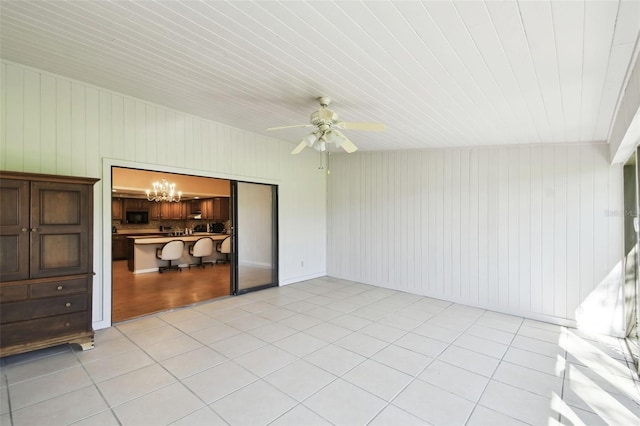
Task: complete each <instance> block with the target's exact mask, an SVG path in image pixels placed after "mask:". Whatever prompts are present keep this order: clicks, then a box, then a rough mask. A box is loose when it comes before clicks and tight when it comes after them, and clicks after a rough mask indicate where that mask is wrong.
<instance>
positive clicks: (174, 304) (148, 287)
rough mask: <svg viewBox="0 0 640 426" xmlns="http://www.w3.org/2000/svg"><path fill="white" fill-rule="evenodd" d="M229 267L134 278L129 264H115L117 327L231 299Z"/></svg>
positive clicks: (224, 264)
mask: <svg viewBox="0 0 640 426" xmlns="http://www.w3.org/2000/svg"><path fill="white" fill-rule="evenodd" d="M229 272H230V270H229V264H228V263H218V264H215V265H213V266H211V265H207V266H206V267H205V268H194V267H192V268H191V269H189V268H182V272H178V271H167V272H164V273H162V274H160V273H157V272H150V273H146V274H133V273H131V272H130V271H129V270H128V268H127V261H126V260H116V261H113V262H112V280H113V285H112V311H111V314H112V318H111V321H112V322H113V323H116V322H120V321H124V320H128V319H131V318H136V317H140V316H143V315H148V314H152V313H155V312H161V311H166V310H169V309H173V308H178V307H181V306H186V305H191V304H193V303H198V302H203V301H205V300H211V299H215V298H218V297H224V296H229V294H230V276H229Z"/></svg>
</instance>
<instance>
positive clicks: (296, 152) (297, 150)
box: [291, 141, 307, 155]
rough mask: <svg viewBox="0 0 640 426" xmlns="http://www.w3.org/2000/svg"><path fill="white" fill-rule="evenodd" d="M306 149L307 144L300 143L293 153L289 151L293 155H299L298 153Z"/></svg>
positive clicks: (304, 142)
mask: <svg viewBox="0 0 640 426" xmlns="http://www.w3.org/2000/svg"><path fill="white" fill-rule="evenodd" d="M306 147H307V142H306V141H302V142H300V143H299V144H298V146H296V147H295V149H294V150H293V151H291V153H292V154H293V155H295V154H300V152H302V150H303V149H305V148H306Z"/></svg>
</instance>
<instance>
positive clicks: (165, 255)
mask: <svg viewBox="0 0 640 426" xmlns="http://www.w3.org/2000/svg"><path fill="white" fill-rule="evenodd" d="M183 250H184V241H182V240H171V241H169V242H168V243H166V244H165V245H163V246H162V247H160V248H159V249H157V250H156V257H157V258H158V259H160V260H168V261H169V265H167V266H160V267H159V268H158V272H160V273H162V271H168V270H170V269H177V270H178V271H180V272H182V268H181V267H180V266H179V265H172V264H171V262H172V261H174V260H178V259H180V258H181V257H182V251H183Z"/></svg>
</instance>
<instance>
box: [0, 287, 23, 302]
mask: <svg viewBox="0 0 640 426" xmlns="http://www.w3.org/2000/svg"><path fill="white" fill-rule="evenodd" d="M28 296H29V286H27V285H24V284H21V285H11V286H6V287H0V302H17V301H18V300H27V297H28Z"/></svg>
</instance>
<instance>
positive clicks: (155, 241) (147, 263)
mask: <svg viewBox="0 0 640 426" xmlns="http://www.w3.org/2000/svg"><path fill="white" fill-rule="evenodd" d="M228 236H229V235H227V234H212V233H206V232H202V233H197V234H193V235H180V236H164V235H163V236H146V235H136V236H129V237H127V265H128V267H129V271H131V272H133V273H134V274H142V273H147V272H157V271H158V268H159V267H160V266H164V265H166V264H167V262H166V261H164V260H160V259H158V258H157V257H156V250H157V249H158V248H160V247H162V245H163V244H165V243H168V242H169V241H173V240H182V241H184V251H183V252H182V257H181V258H180V259H179V260H178V261H177V262H176V263H177V264H178V265H180V266H181V267H186V266H188V265H189V264H191V263H197V261H198V258H195V257H193V256H191V255H190V254H189V246H190V245H192V244H193V243H195V242H196V241H197V240H198V239H200V238H203V237H209V238H211V239H213V241H214V247H215V245H216V244H217V243H218V242H222V241H223V240H224V239H225V238H227V237H228ZM223 258H224V255H223V254H221V253H218V252H217V251H214V252H213V254H212V255H211V256H207V257H204V258H203V259H202V260H203V262H216V260H218V259H223Z"/></svg>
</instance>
